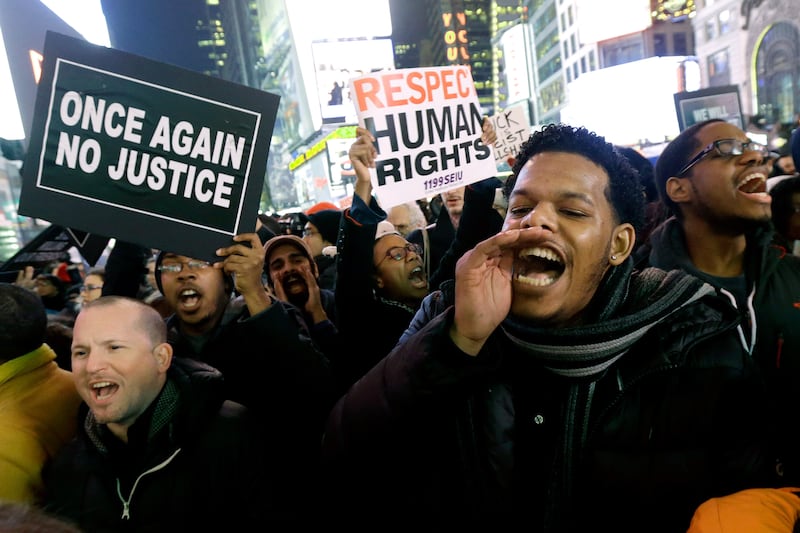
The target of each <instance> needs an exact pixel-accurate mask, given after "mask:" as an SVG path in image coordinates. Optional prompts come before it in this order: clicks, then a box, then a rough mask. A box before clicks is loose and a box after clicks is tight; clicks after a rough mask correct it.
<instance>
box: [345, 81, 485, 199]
mask: <svg viewBox="0 0 800 533" xmlns="http://www.w3.org/2000/svg"><path fill="white" fill-rule="evenodd" d="M350 90H351V93H352V95H353V96H354V97H353V102H354V104H355V106H356V114H357V115H358V122H359V124H360V125H361V126H362V127H364V128H366V129H368V130H369V131H370V132H371V133H372V134H373V135H374V136H375V139H376V147H377V150H378V157H377V159H376V161H375V168H374V169H370V171H371V174H372V185H373V188H374V191H375V194H376V196H377V197H378V201H379V202H380V204H381V206H382V207H383V208H384V209H388V208H390V207H392V206H395V205H398V204H401V203H403V202H408V201H412V200H416V199H418V198H424V197H426V196H430V195H433V194H438V193H440V192H442V191H446V190H448V189H453V188H456V187H462V186H464V185H469V184H470V183H474V182H476V181H480V180H483V179H486V178H490V177H492V176H494V175H496V174H497V167H496V166H495V163H494V157H493V156H492V150H491V148H490V147H489V146H487V145H485V144H484V143H483V141H481V132H482V122H483V116H482V114H481V108H480V105H479V104H478V95H477V93H476V91H475V84H474V83H473V80H472V74H471V73H470V71H469V68H468V67H465V66H460V65H454V66H448V67H434V68H418V69H400V70H390V71H382V72H375V73H372V74H369V75H366V76H361V77H358V78H354V79H352V80H350Z"/></svg>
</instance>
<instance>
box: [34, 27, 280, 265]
mask: <svg viewBox="0 0 800 533" xmlns="http://www.w3.org/2000/svg"><path fill="white" fill-rule="evenodd" d="M44 56H45V60H44V68H43V76H42V81H41V83H40V85H39V91H38V93H37V99H36V110H35V114H34V121H33V134H32V136H31V140H30V148H29V150H28V157H27V159H26V161H25V167H24V169H23V170H24V175H23V185H22V192H21V197H20V207H19V212H20V213H21V214H24V215H27V216H32V217H37V218H42V219H45V220H48V221H50V222H53V223H56V224H61V225H64V226H68V227H71V228H76V229H80V230H84V231H87V232H91V233H99V234H103V235H108V236H110V237H116V238H118V239H121V240H125V241H130V242H134V243H137V244H140V245H142V246H145V247H151V248H158V249H162V250H170V251H174V252H176V253H180V254H183V255H187V256H190V257H196V258H201V259H207V260H215V259H216V256H215V254H214V251H215V250H216V249H217V248H219V247H222V246H228V245H230V244H231V243H232V239H231V238H232V237H233V236H234V235H236V234H238V233H246V232H252V231H255V225H256V216H257V214H258V202H259V199H260V196H261V190H262V187H263V182H264V172H265V168H266V157H267V153H268V152H269V142H270V138H271V136H272V129H273V126H274V124H275V116H276V113H277V109H278V101H279V97H278V96H277V95H273V94H270V93H266V92H263V91H258V90H255V89H251V88H248V87H243V86H240V85H236V84H233V83H229V82H226V81H223V80H219V79H216V78H211V77H209V76H204V75H201V74H197V73H194V72H191V71H187V70H184V69H180V68H178V67H174V66H172V65H166V64H162V63H158V62H155V61H151V60H148V59H145V58H142V57H139V56H135V55H132V54H127V53H123V52H119V51H117V50H113V49H108V48H103V47H99V46H95V45H91V44H89V43H86V42H83V41H80V40H77V39H72V38H69V37H66V36H63V35H60V34H57V33H53V32H48V34H47V38H46V40H45V48H44Z"/></svg>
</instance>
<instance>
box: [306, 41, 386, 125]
mask: <svg viewBox="0 0 800 533" xmlns="http://www.w3.org/2000/svg"><path fill="white" fill-rule="evenodd" d="M311 50H312V55H313V57H314V72H315V74H316V85H317V99H318V100H319V107H320V110H321V112H322V122H323V123H325V124H330V123H340V122H342V123H351V124H355V122H356V110H355V106H354V105H353V102H352V101H351V100H350V91H349V89H348V88H347V84H348V82H349V81H350V79H351V78H356V77H358V76H363V75H364V74H369V73H370V72H377V71H380V70H392V69H394V53H393V50H392V40H391V39H357V40H349V41H315V42H313V43H311ZM312 105H313V104H312Z"/></svg>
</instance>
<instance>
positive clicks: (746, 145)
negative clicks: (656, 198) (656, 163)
mask: <svg viewBox="0 0 800 533" xmlns="http://www.w3.org/2000/svg"><path fill="white" fill-rule="evenodd" d="M722 142H734V143H739V144H741V150H742V151H741V153H738V154H725V153H722V152H721V151H720V149H719V143H722ZM751 146H759V147H761V148H762V150H755V149H753V148H750V147H751ZM713 151H716V152H717V155H719V156H721V157H737V156H740V155H743V154H744V153H745V152H746V151H753V152H759V151H760V152H761V153H762V154H763V156H764V157H765V158H769V157H771V156H772V152H770V150H769V147H767V146H766V145H763V144H761V143H759V142H755V141H740V140H739V139H717V140H716V141H712V142H711V143H709V144H708V145H706V147H705V148H703V149H702V150H700V152H699V153H698V154H697V155H696V156H694V157H693V158H692V159H690V160H689V162H688V163H686V165H684V167H683V168H682V169H681V170H680V171H678V173H677V174H675V176H676V177H681V176H683V175H684V174H686V173H687V172H688V171H689V169H691V168H692V167H693V166H695V165H696V164H697V163H699V162H700V161H702V160H703V159H704V158H705V157H706V156H707V155H708V154H710V153H711V152H713Z"/></svg>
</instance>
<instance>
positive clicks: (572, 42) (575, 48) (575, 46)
mask: <svg viewBox="0 0 800 533" xmlns="http://www.w3.org/2000/svg"><path fill="white" fill-rule="evenodd" d="M569 44H570V46H571V48H572V53H573V54H574V53H575V52H577V51H578V42H577V41H576V40H575V34H574V33H573V34H572V35H570V36H569Z"/></svg>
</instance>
